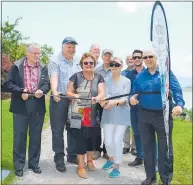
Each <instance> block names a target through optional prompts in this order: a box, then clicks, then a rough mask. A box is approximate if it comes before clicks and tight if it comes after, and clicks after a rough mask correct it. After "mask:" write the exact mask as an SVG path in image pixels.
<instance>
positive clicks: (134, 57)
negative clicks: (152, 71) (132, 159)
mask: <svg viewBox="0 0 193 185" xmlns="http://www.w3.org/2000/svg"><path fill="white" fill-rule="evenodd" d="M132 58H133V59H134V60H135V59H137V58H138V59H141V58H142V57H140V56H133V57H132Z"/></svg>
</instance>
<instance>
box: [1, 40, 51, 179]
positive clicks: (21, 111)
mask: <svg viewBox="0 0 193 185" xmlns="http://www.w3.org/2000/svg"><path fill="white" fill-rule="evenodd" d="M39 59H40V46H39V45H38V44H36V43H32V44H29V45H28V46H27V55H26V56H25V57H24V58H22V59H19V60H17V61H16V62H14V63H13V66H12V67H11V69H10V70H9V72H8V79H7V81H6V83H5V84H4V85H5V87H6V89H7V90H8V91H9V92H12V96H11V104H10V112H12V113H13V163H14V168H15V175H16V176H19V177H21V176H23V168H24V165H25V159H26V141H27V131H28V126H29V147H28V167H29V168H30V169H32V170H33V172H34V173H41V169H40V168H39V166H38V165H39V159H40V150H41V133H42V126H43V123H44V116H45V112H46V108H45V96H44V94H46V93H47V92H48V91H49V90H50V84H49V77H48V70H47V66H45V65H43V64H42V63H41V62H40V61H39ZM25 92H28V93H25Z"/></svg>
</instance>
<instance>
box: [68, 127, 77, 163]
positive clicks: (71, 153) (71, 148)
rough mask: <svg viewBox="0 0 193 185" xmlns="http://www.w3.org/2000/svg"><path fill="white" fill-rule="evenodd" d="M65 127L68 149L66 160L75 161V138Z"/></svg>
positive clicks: (70, 130)
mask: <svg viewBox="0 0 193 185" xmlns="http://www.w3.org/2000/svg"><path fill="white" fill-rule="evenodd" d="M69 127H70V125H69V126H67V144H68V149H67V153H68V154H67V158H68V159H69V160H76V158H77V154H76V138H75V136H74V135H73V133H72V132H73V131H72V129H70V128H69Z"/></svg>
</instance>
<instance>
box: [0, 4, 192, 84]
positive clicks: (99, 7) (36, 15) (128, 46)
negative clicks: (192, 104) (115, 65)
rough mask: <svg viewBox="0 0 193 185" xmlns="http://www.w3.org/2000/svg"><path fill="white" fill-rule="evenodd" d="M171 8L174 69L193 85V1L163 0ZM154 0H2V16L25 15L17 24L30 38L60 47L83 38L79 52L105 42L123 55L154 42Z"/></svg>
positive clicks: (170, 37) (103, 47)
mask: <svg viewBox="0 0 193 185" xmlns="http://www.w3.org/2000/svg"><path fill="white" fill-rule="evenodd" d="M162 4H163V6H164V9H165V12H166V17H167V22H168V29H169V39H170V52H171V69H172V71H173V72H174V73H175V75H176V76H177V78H178V79H179V81H180V83H181V85H182V86H190V85H192V4H191V2H163V3H162ZM152 8H153V2H2V21H5V20H7V17H9V20H10V22H14V20H15V19H16V18H18V17H22V20H20V23H19V25H18V27H17V29H18V30H20V31H21V33H22V34H23V35H24V36H29V37H30V39H29V40H28V41H26V42H27V43H30V42H37V43H39V44H40V45H43V44H47V45H49V46H52V47H53V49H54V52H55V54H57V53H58V52H60V50H61V43H62V40H63V39H64V38H65V37H67V36H71V37H74V38H75V39H76V40H77V42H78V46H77V51H76V55H77V57H78V58H79V57H81V55H82V54H83V53H84V52H86V51H88V50H89V49H90V46H91V44H95V43H96V44H99V45H100V46H101V50H103V49H105V48H108V49H112V50H113V51H114V56H118V57H120V58H121V59H122V60H123V61H125V58H126V56H127V55H130V54H131V53H132V52H133V50H134V49H142V50H144V49H148V48H150V45H151V44H150V20H151V12H152Z"/></svg>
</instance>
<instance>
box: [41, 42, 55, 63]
mask: <svg viewBox="0 0 193 185" xmlns="http://www.w3.org/2000/svg"><path fill="white" fill-rule="evenodd" d="M52 54H54V50H53V48H52V47H49V46H48V45H47V44H44V45H43V46H41V55H40V61H41V62H42V63H44V64H47V63H48V61H49V57H50V56H51V55H52Z"/></svg>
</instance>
